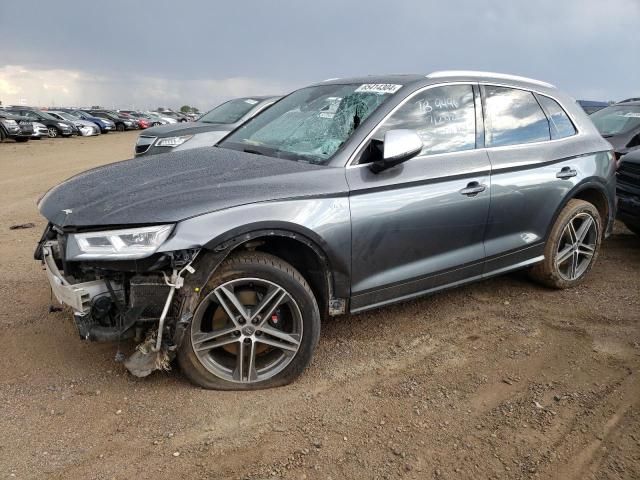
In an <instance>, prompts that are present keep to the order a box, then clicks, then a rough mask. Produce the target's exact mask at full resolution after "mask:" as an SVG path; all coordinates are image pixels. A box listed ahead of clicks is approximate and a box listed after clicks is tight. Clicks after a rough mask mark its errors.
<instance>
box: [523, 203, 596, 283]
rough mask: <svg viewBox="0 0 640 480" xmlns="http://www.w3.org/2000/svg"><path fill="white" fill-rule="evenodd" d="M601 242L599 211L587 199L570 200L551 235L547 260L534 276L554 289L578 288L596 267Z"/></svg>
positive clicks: (545, 253) (532, 271) (535, 269)
mask: <svg viewBox="0 0 640 480" xmlns="http://www.w3.org/2000/svg"><path fill="white" fill-rule="evenodd" d="M601 241H602V220H601V218H600V213H599V212H598V209H597V208H596V207H595V206H593V205H592V204H591V203H589V202H585V201H584V200H577V199H572V200H569V203H567V205H566V206H565V207H564V208H563V209H562V211H561V212H560V215H558V218H557V220H556V223H555V224H554V226H553V229H552V230H551V233H550V234H549V238H548V239H547V244H546V245H545V249H544V261H542V262H541V263H538V264H537V265H535V266H534V267H533V268H532V269H531V270H530V275H531V277H532V278H533V279H534V280H536V281H538V282H539V283H542V284H543V285H546V286H548V287H552V288H569V287H573V286H575V285H578V284H579V283H581V282H582V281H583V280H584V278H585V276H586V275H587V273H589V271H590V270H591V268H592V267H593V265H594V263H595V261H596V258H597V257H598V252H599V250H600V242H601Z"/></svg>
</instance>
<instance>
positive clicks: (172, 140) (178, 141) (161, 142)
mask: <svg viewBox="0 0 640 480" xmlns="http://www.w3.org/2000/svg"><path fill="white" fill-rule="evenodd" d="M191 137H193V135H183V136H181V137H167V138H159V139H158V140H157V141H156V147H177V146H179V145H182V144H183V143H184V142H186V141H187V140H189V139H190V138H191Z"/></svg>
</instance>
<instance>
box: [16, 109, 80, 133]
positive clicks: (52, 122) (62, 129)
mask: <svg viewBox="0 0 640 480" xmlns="http://www.w3.org/2000/svg"><path fill="white" fill-rule="evenodd" d="M9 111H10V112H12V113H15V114H17V115H20V116H22V117H25V118H26V119H28V120H29V121H35V122H40V123H42V124H43V125H44V126H46V127H47V130H48V131H49V138H56V137H70V136H71V135H77V134H78V129H77V128H76V126H75V125H74V124H73V123H72V122H68V121H66V120H60V119H58V118H55V117H53V116H52V115H49V114H48V113H47V112H44V111H42V110H38V109H35V108H25V107H12V108H11V109H10V110H9Z"/></svg>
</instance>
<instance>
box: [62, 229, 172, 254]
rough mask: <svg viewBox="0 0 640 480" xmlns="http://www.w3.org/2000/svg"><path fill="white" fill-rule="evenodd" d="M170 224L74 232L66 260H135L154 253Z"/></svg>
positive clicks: (68, 244) (168, 231) (162, 241)
mask: <svg viewBox="0 0 640 480" xmlns="http://www.w3.org/2000/svg"><path fill="white" fill-rule="evenodd" d="M172 229H173V225H155V226H151V227H140V228H127V229H122V230H107V231H102V232H86V233H74V234H71V235H69V238H68V242H67V259H68V260H74V259H104V260H111V259H135V258H144V257H148V256H149V255H151V254H153V253H155V251H156V250H158V248H159V247H160V245H162V244H163V243H164V241H165V240H166V239H167V238H168V237H169V235H170V234H171V230H172Z"/></svg>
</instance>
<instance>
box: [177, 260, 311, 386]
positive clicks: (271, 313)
mask: <svg viewBox="0 0 640 480" xmlns="http://www.w3.org/2000/svg"><path fill="white" fill-rule="evenodd" d="M319 335H320V312H319V310H318V305H317V303H316V299H315V297H314V295H313V292H312V291H311V289H310V288H309V285H308V284H307V282H306V281H305V279H304V278H303V277H302V275H300V273H299V272H298V271H297V270H296V269H294V268H293V267H292V266H291V265H289V264H288V263H286V262H284V261H283V260H281V259H279V258H277V257H275V256H273V255H268V254H265V253H259V252H251V253H249V252H247V253H241V254H238V255H234V256H232V257H230V258H228V259H227V260H225V261H224V262H223V263H222V264H221V265H220V267H219V268H218V269H217V270H216V272H215V273H214V274H213V276H212V278H211V280H210V281H209V283H208V284H207V286H206V287H205V288H204V289H203V292H202V294H201V299H200V302H199V304H198V306H197V307H196V310H195V312H194V316H193V320H192V322H191V325H190V326H189V328H188V329H187V332H186V333H185V338H184V341H183V343H182V345H181V346H180V349H179V350H178V362H179V364H180V367H181V369H182V371H183V372H184V373H185V375H186V376H187V377H188V378H189V379H190V380H191V381H192V382H193V383H195V384H196V385H199V386H201V387H203V388H208V389H217V390H257V389H261V388H270V387H277V386H281V385H286V384H288V383H290V382H291V381H293V380H294V379H295V378H296V377H298V376H299V375H300V374H301V373H302V371H303V370H304V369H305V368H306V367H307V365H308V364H309V362H310V361H311V357H312V355H313V351H314V349H315V347H316V345H317V343H318V338H319Z"/></svg>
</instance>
